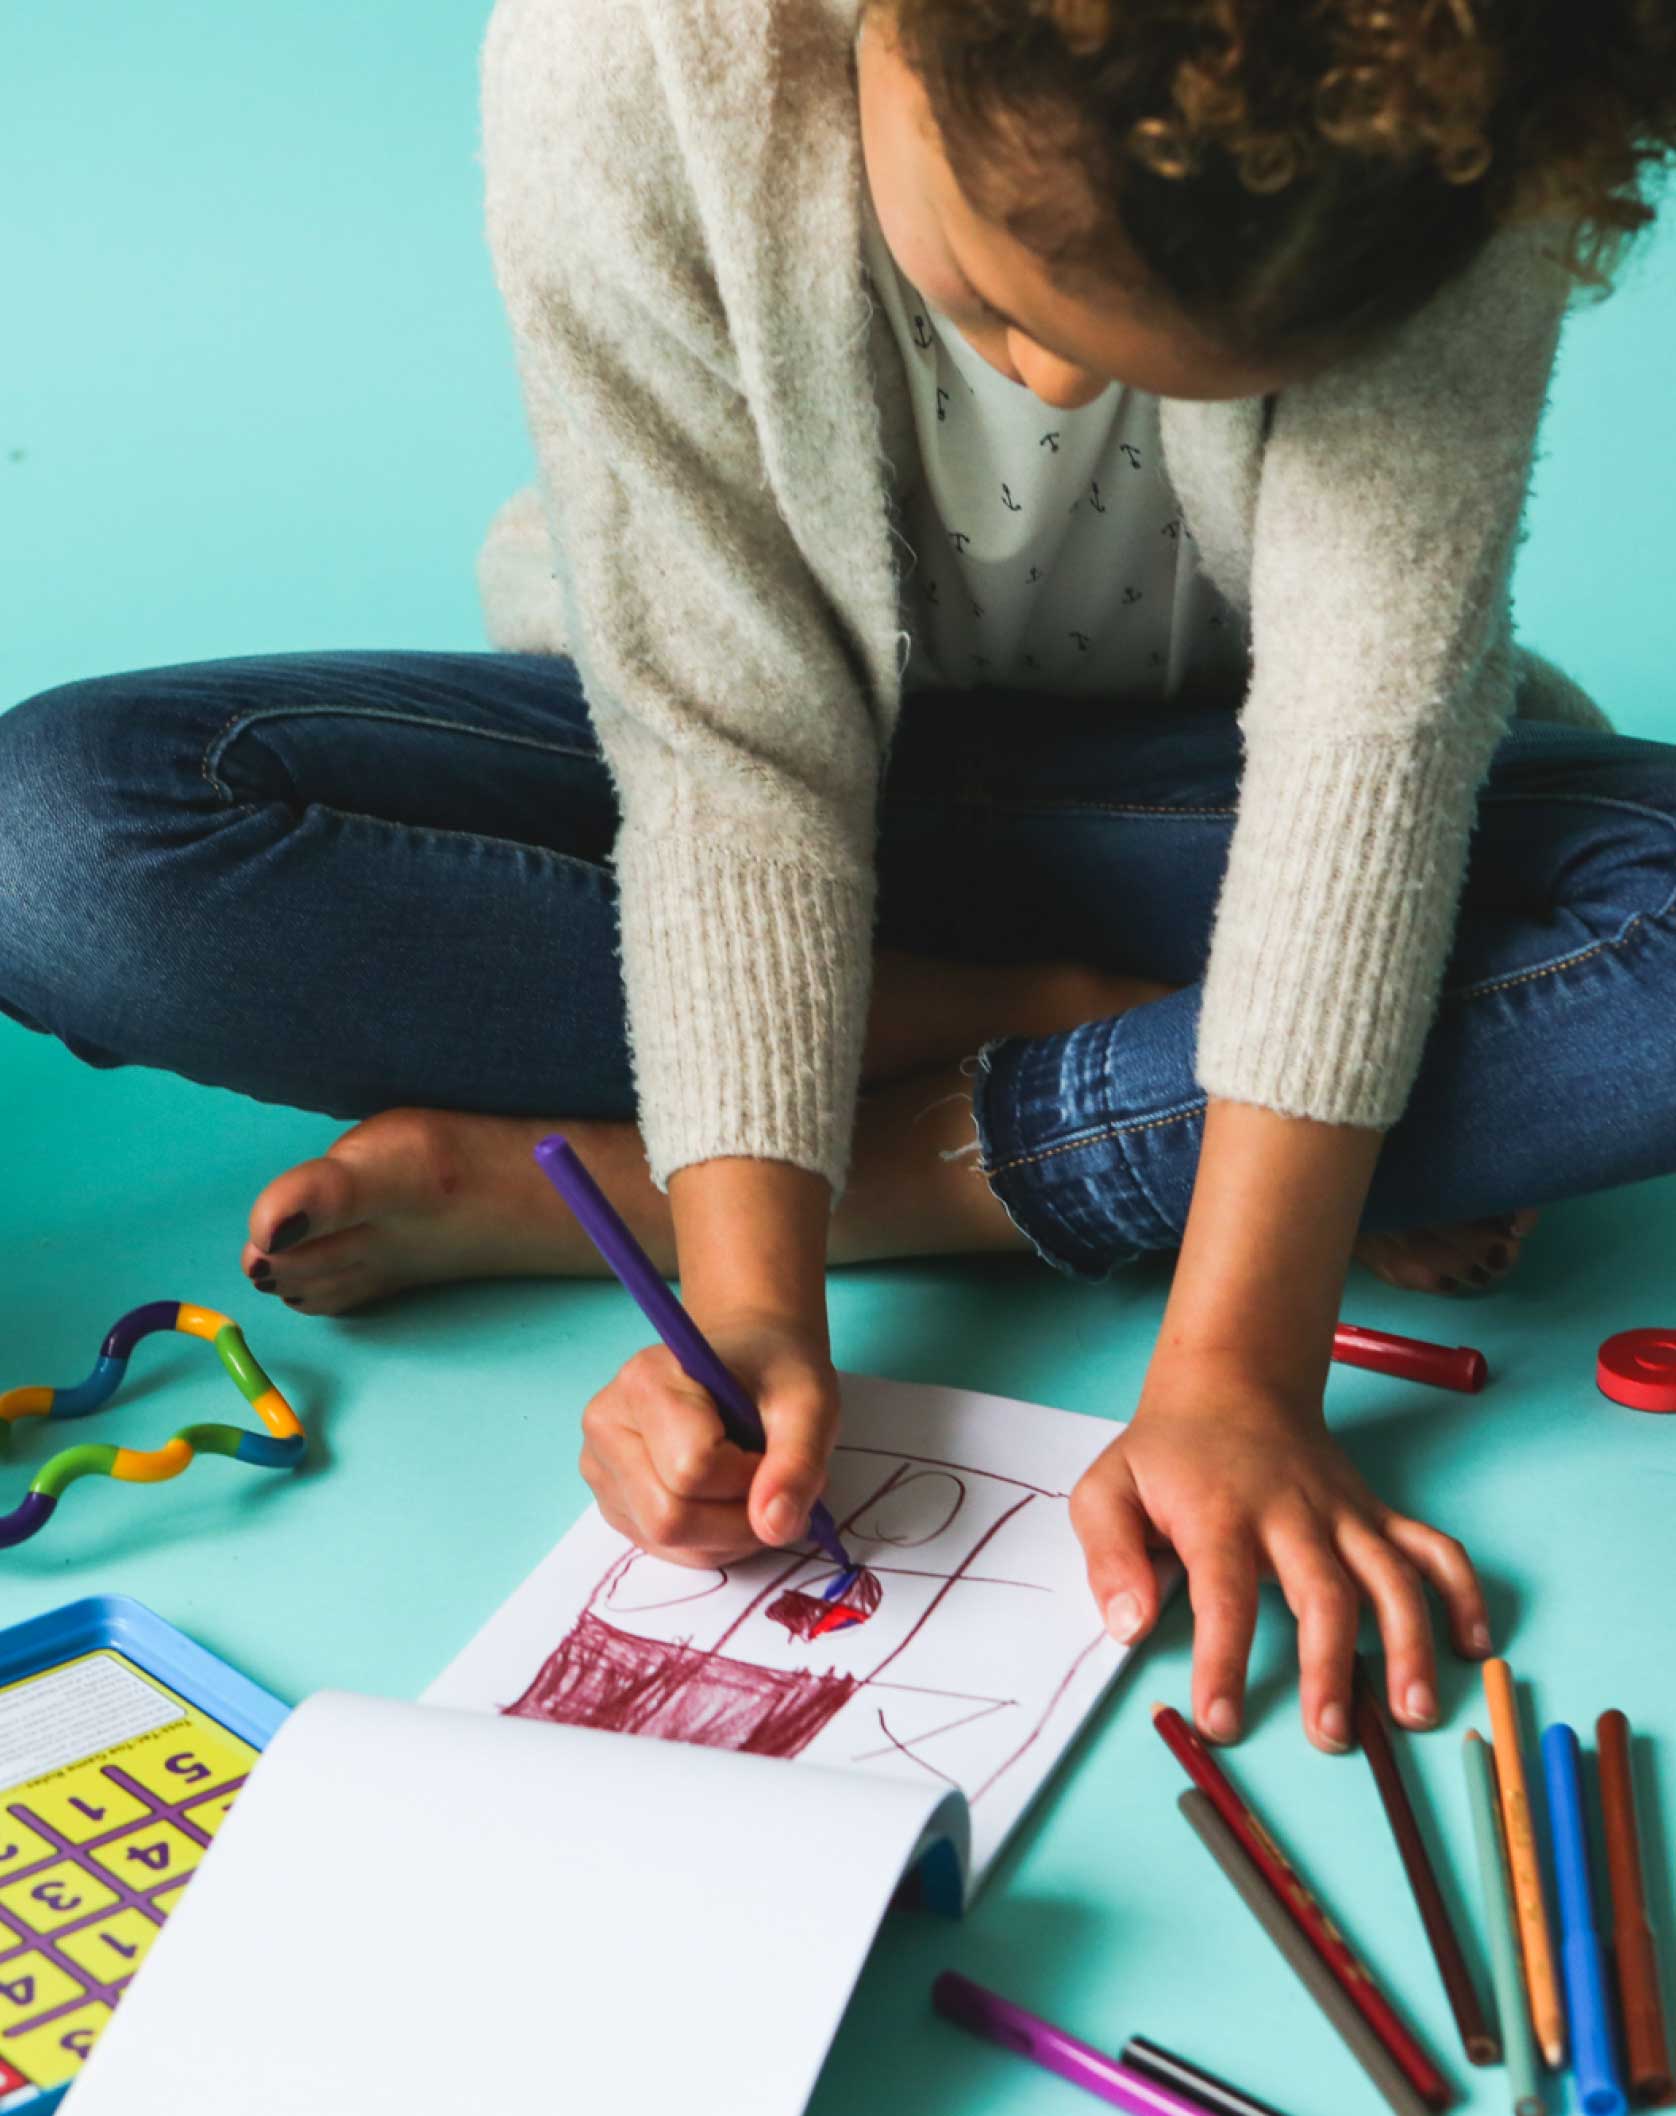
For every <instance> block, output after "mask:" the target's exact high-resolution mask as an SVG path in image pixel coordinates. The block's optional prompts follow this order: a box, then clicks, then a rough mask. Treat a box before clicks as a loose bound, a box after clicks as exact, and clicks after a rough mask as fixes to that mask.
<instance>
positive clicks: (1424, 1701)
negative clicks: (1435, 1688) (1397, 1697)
mask: <svg viewBox="0 0 1676 2116" xmlns="http://www.w3.org/2000/svg"><path fill="white" fill-rule="evenodd" d="M1402 1702H1403V1710H1404V1712H1405V1713H1406V1714H1407V1715H1408V1717H1409V1718H1410V1719H1411V1720H1413V1722H1414V1724H1415V1725H1416V1726H1417V1727H1429V1726H1430V1725H1431V1723H1432V1721H1433V1720H1434V1719H1436V1717H1437V1699H1436V1697H1435V1696H1434V1695H1433V1694H1432V1686H1431V1684H1430V1683H1410V1684H1409V1686H1408V1688H1407V1689H1406V1690H1405V1691H1404V1692H1403V1698H1402Z"/></svg>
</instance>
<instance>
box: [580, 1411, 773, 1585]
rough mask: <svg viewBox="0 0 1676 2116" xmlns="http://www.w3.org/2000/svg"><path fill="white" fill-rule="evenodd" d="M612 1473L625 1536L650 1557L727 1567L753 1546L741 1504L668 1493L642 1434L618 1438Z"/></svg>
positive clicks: (624, 1434)
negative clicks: (625, 1524)
mask: <svg viewBox="0 0 1676 2116" xmlns="http://www.w3.org/2000/svg"><path fill="white" fill-rule="evenodd" d="M610 1469H611V1473H612V1477H613V1480H614V1484H615V1492H616V1504H617V1507H618V1509H619V1511H620V1512H621V1513H623V1514H624V1515H625V1516H626V1517H627V1519H628V1522H629V1527H628V1531H627V1533H628V1534H629V1536H630V1537H631V1538H632V1540H633V1541H634V1542H636V1543H638V1544H639V1545H640V1547H641V1549H642V1550H645V1551H648V1552H650V1554H651V1555H652V1556H653V1557H657V1558H665V1559H667V1560H668V1561H669V1562H670V1563H671V1564H673V1565H730V1564H733V1563H735V1562H736V1561H737V1560H738V1559H740V1558H743V1557H748V1556H750V1554H751V1553H752V1552H753V1551H754V1550H755V1549H756V1548H757V1538H756V1536H755V1535H754V1534H753V1533H752V1531H751V1524H750V1521H749V1519H748V1517H747V1515H746V1511H745V1506H744V1503H743V1501H741V1500H724V1499H686V1498H683V1497H682V1496H681V1495H680V1493H679V1492H672V1491H671V1490H670V1489H669V1487H668V1486H667V1485H666V1484H665V1483H664V1482H663V1480H662V1479H661V1478H660V1477H659V1476H658V1474H657V1471H656V1470H655V1469H654V1468H653V1466H652V1458H651V1455H650V1453H649V1452H648V1451H647V1447H646V1443H645V1440H644V1439H643V1438H642V1436H641V1435H640V1434H638V1433H632V1432H625V1433H623V1434H622V1435H620V1436H619V1444H618V1446H617V1448H616V1450H615V1452H614V1454H613V1456H612V1459H611V1463H610Z"/></svg>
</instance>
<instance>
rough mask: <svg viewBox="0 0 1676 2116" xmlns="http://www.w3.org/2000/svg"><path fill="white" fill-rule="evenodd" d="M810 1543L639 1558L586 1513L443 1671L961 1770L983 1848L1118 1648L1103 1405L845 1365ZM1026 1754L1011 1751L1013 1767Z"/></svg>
mask: <svg viewBox="0 0 1676 2116" xmlns="http://www.w3.org/2000/svg"><path fill="white" fill-rule="evenodd" d="M844 1390H845V1437H844V1439H843V1440H842V1441H841V1442H840V1444H839V1446H838V1448H837V1449H836V1451H835V1452H834V1455H833V1458H832V1466H831V1479H830V1483H829V1485H828V1489H827V1494H826V1497H827V1503H828V1505H829V1506H830V1507H831V1509H832V1512H833V1514H834V1516H835V1518H836V1519H837V1522H838V1525H839V1529H840V1532H841V1534H842V1535H843V1538H844V1543H845V1547H846V1549H847V1550H848V1551H849V1553H850V1555H851V1557H852V1559H853V1560H854V1561H855V1563H856V1565H857V1567H858V1568H859V1570H858V1571H857V1573H856V1576H855V1577H854V1579H853V1580H851V1582H850V1583H849V1585H848V1586H847V1588H846V1589H845V1590H844V1592H843V1593H842V1595H841V1596H839V1597H838V1598H837V1599H836V1600H834V1601H828V1600H827V1599H826V1593H827V1590H828V1589H829V1588H830V1587H831V1586H832V1584H833V1581H834V1579H835V1577H836V1574H835V1569H834V1567H833V1565H832V1562H831V1560H830V1559H828V1558H826V1557H824V1556H823V1555H821V1554H820V1553H819V1552H818V1551H815V1550H814V1549H812V1548H811V1549H808V1550H803V1551H774V1552H764V1553H762V1554H761V1555H760V1556H758V1557H755V1558H751V1559H749V1560H747V1561H746V1562H745V1563H743V1564H740V1565H737V1566H730V1567H728V1568H726V1569H725V1570H722V1571H709V1572H698V1571H692V1570H689V1569H687V1568H685V1567H682V1566H678V1565H669V1564H665V1563H664V1562H662V1561H661V1560H659V1559H656V1558H650V1557H647V1556H646V1555H645V1554H644V1553H643V1552H641V1551H638V1550H636V1549H635V1548H634V1547H633V1545H632V1544H629V1543H627V1542H625V1541H624V1540H623V1539H622V1538H621V1537H620V1536H618V1535H617V1534H615V1532H614V1531H612V1530H611V1529H609V1528H607V1527H606V1526H605V1524H604V1522H603V1521H601V1520H600V1519H599V1517H598V1515H597V1514H592V1513H590V1514H589V1515H587V1516H585V1517H584V1519H583V1520H582V1521H581V1522H580V1523H578V1525H577V1526H576V1528H574V1529H573V1530H572V1531H571V1533H570V1534H569V1535H568V1536H566V1537H565V1539H564V1541H563V1542H562V1543H561V1544H560V1545H559V1546H558V1548H557V1549H556V1550H555V1551H554V1552H553V1553H552V1555H551V1556H550V1557H549V1558H548V1559H547V1561H546V1562H545V1563H544V1564H543V1565H542V1566H541V1567H540V1568H539V1569H538V1570H537V1571H536V1572H535V1573H534V1574H532V1575H531V1577H530V1579H529V1580H528V1581H526V1583H525V1585H524V1586H523V1587H522V1588H521V1589H520V1590H519V1592H518V1594H517V1595H515V1596H514V1597H513V1599H512V1601H510V1602H509V1603H508V1604H507V1605H506V1606H505V1608H504V1609H503V1610H502V1611H501V1612H500V1614H499V1615H498V1616H497V1617H495V1618H494V1619H493V1620H492V1621H491V1622H490V1623H489V1625H488V1626H487V1627H486V1628H485V1630H484V1631H483V1632H482V1633H481V1634H480V1635H479V1637H478V1638H477V1639H476V1640H475V1641H474V1642H473V1643H472V1645H471V1646H469V1647H468V1648H467V1649H466V1651H465V1652H464V1653H463V1654H462V1655H461V1656H460V1659H459V1660H458V1661H457V1662H456V1663H455V1665H454V1666H453V1667H452V1668H451V1669H449V1670H448V1671H447V1673H446V1674H445V1675H444V1676H443V1677H442V1678H441V1679H440V1680H439V1681H438V1683H437V1684H436V1685H434V1686H433V1688H432V1690H431V1692H430V1693H429V1695H430V1698H431V1701H433V1702H435V1703H439V1704H461V1705H466V1706H472V1707H482V1706H489V1707H490V1708H492V1709H494V1710H497V1711H500V1712H503V1713H506V1714H510V1715H512V1716H514V1717H517V1718H522V1719H537V1720H547V1721H551V1722H554V1723H557V1724H560V1725H565V1726H581V1727H596V1728H601V1729H605V1730H608V1731H611V1732H616V1733H633V1734H650V1735H655V1736H659V1737H661V1738H663V1739H666V1740H673V1741H687V1742H696V1743H699V1744H701V1745H704V1746H707V1747H712V1748H726V1749H740V1750H746V1751H750V1752H753V1753H755V1754H758V1755H767V1756H779V1757H797V1758H800V1759H802V1760H805V1761H808V1762H815V1763H822V1764H827V1765H833V1766H838V1767H840V1768H845V1769H853V1770H862V1771H883V1772H888V1773H890V1774H892V1775H898V1776H899V1775H902V1774H904V1773H911V1774H914V1775H916V1776H922V1777H930V1778H935V1779H940V1780H942V1781H944V1782H945V1783H947V1784H950V1785H957V1786H959V1787H960V1788H961V1790H962V1791H963V1792H964V1793H965V1795H966V1798H967V1800H968V1802H969V1803H970V1804H971V1805H972V1807H973V1808H974V1813H973V1817H972V1823H973V1848H974V1865H975V1866H976V1867H978V1868H979V1869H981V1866H982V1864H983V1862H984V1860H985V1859H986V1858H987V1856H988V1855H989V1853H990V1852H991V1851H992V1850H993V1848H994V1846H995V1845H997V1844H998V1843H999V1841H1000V1839H1001V1838H1002V1837H1003V1836H1004V1835H1005V1833H1006V1831H1007V1829H1008V1828H1009V1827H1010V1826H1011V1823H1012V1821H1013V1820H1014V1819H1016V1816H1017V1814H1018V1813H1019V1812H1020V1811H1021V1810H1022V1808H1023V1807H1024V1805H1025V1804H1026V1803H1027V1801H1028V1800H1029V1798H1030V1796H1031V1795H1032V1794H1033V1792H1034V1791H1035V1789H1036V1787H1037V1785H1039V1783H1040V1782H1041V1780H1042V1778H1043V1777H1045V1776H1046V1774H1047V1772H1048V1770H1049V1769H1051V1767H1052V1765H1053V1763H1054V1761H1055V1760H1056V1759H1057V1757H1058V1755H1059V1753H1060V1751H1061V1750H1062V1749H1063V1747H1064V1746H1065V1744H1066V1743H1067V1742H1068V1741H1069V1739H1070V1738H1071V1736H1072V1734H1073V1733H1074V1732H1075V1730H1076V1727H1077V1725H1078V1723H1079V1722H1080V1720H1081V1719H1082V1718H1083V1716H1084V1715H1085V1714H1086V1713H1087V1711H1088V1710H1089V1709H1090V1707H1091V1706H1092V1704H1093V1703H1094V1701H1095V1700H1096V1698H1097V1697H1098V1695H1099V1693H1100V1691H1101V1690H1102V1689H1103V1688H1104V1687H1105V1685H1106V1684H1107V1682H1109V1681H1110V1679H1111V1677H1112V1675H1113V1674H1114V1673H1115V1672H1116V1669H1117V1668H1118V1666H1119V1665H1120V1664H1121V1662H1122V1660H1123V1658H1124V1655H1123V1653H1122V1650H1121V1649H1120V1648H1119V1647H1117V1646H1116V1645H1115V1644H1114V1643H1113V1642H1112V1640H1111V1639H1110V1638H1109V1637H1108V1636H1107V1634H1106V1632H1105V1631H1104V1629H1103V1627H1102V1625H1101V1622H1100V1618H1099V1613H1098V1611H1097V1610H1096V1609H1095V1606H1094V1603H1093V1600H1092V1598H1091V1596H1090V1594H1089V1592H1088V1586H1087V1580H1086V1576H1085V1573H1084V1568H1083V1561H1082V1553H1081V1549H1080V1546H1079V1545H1078V1543H1077V1539H1076V1536H1075V1534H1074V1532H1073V1530H1072V1528H1071V1526H1070V1521H1069V1517H1068V1506H1067V1501H1068V1497H1069V1493H1070V1490H1071V1487H1072V1485H1073V1484H1074V1483H1075V1481H1076V1477H1077V1476H1078V1475H1079V1474H1080V1472H1081V1470H1082V1469H1083V1468H1084V1467H1085V1466H1086V1465H1087V1463H1088V1462H1089V1461H1090V1460H1092V1458H1093V1456H1094V1455H1095V1454H1096V1453H1098V1452H1099V1450H1100V1448H1101V1447H1102V1446H1103V1445H1104V1444H1105V1443H1106V1442H1107V1441H1109V1440H1110V1438H1111V1437H1112V1434H1113V1432H1114V1430H1115V1429H1114V1428H1113V1427H1112V1426H1111V1425H1109V1424H1106V1423H1105V1422H1103V1421H1099V1420H1095V1419H1090V1418H1079V1417H1073V1416H1070V1415H1068V1414H1065V1413H1060V1412H1050V1411H1043V1410H1041V1409H1039V1408H1037V1407H1035V1406H1032V1405H1028V1404H1011V1403H1003V1402H1001V1401H1000V1400H999V1399H996V1398H993V1397H981V1396H971V1395H965V1394H961V1393H958V1392H956V1391H954V1390H947V1389H923V1388H913V1387H909V1386H906V1385H904V1384H899V1383H888V1382H880V1381H874V1380H871V1379H862V1378H859V1377H853V1376H846V1377H845V1382H844ZM1021 1766H1022V1768H1021Z"/></svg>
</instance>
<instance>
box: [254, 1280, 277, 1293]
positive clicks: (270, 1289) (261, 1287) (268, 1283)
mask: <svg viewBox="0 0 1676 2116" xmlns="http://www.w3.org/2000/svg"><path fill="white" fill-rule="evenodd" d="M251 1284H252V1285H253V1286H254V1287H255V1288H256V1290H257V1292H258V1293H277V1292H278V1291H279V1288H278V1287H277V1286H276V1285H275V1284H274V1282H273V1280H272V1279H271V1278H258V1279H252V1280H251Z"/></svg>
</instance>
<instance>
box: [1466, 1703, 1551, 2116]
mask: <svg viewBox="0 0 1676 2116" xmlns="http://www.w3.org/2000/svg"><path fill="white" fill-rule="evenodd" d="M1463 1753H1464V1759H1465V1763H1466V1781H1467V1801H1468V1804H1469V1806H1470V1808H1471V1810H1472V1834H1473V1839H1474V1841H1475V1843H1476V1844H1477V1847H1478V1881H1479V1886H1480V1887H1481V1889H1482V1890H1483V1893H1484V1921H1485V1923H1486V1925H1487V1926H1488V1927H1489V1933H1490V1975H1491V1980H1492V1982H1493V1983H1494V1985H1495V1990H1496V2010H1497V2012H1498V2013H1500V2015H1501V2044H1502V2049H1503V2050H1504V2051H1505V2053H1506V2062H1507V2084H1508V2088H1509V2090H1510V2092H1511V2093H1512V2096H1513V2108H1514V2116H1544V2104H1543V2100H1542V2076H1541V2073H1540V2072H1539V2071H1538V2069H1537V2055H1536V2037H1535V2036H1534V2035H1533V2034H1532V2033H1531V2011H1530V1999H1529V1997H1528V1996H1527V1995H1526V1992H1525V1979H1524V1974H1523V1972H1522V1971H1521V1969H1520V1967H1519V1917H1518V1913H1517V1911H1516V1910H1515V1909H1514V1907H1513V1883H1512V1879H1511V1877H1510V1876H1509V1874H1508V1870H1507V1847H1506V1845H1505V1844H1504V1843H1503V1842H1502V1835H1501V1819H1500V1811H1499V1807H1498V1804H1497V1800H1496V1766H1495V1760H1494V1758H1493V1757H1492V1756H1491V1754H1490V1750H1489V1747H1488V1744H1487V1743H1485V1742H1483V1741H1481V1740H1480V1739H1479V1737H1478V1736H1477V1735H1476V1734H1468V1736H1467V1738H1466V1747H1465V1750H1464V1752H1463Z"/></svg>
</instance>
